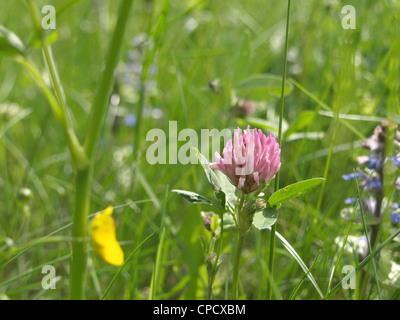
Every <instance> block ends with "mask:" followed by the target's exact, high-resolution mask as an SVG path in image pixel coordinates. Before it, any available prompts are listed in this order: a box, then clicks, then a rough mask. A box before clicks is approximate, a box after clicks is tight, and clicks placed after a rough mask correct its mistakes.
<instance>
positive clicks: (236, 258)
mask: <svg viewBox="0 0 400 320" xmlns="http://www.w3.org/2000/svg"><path fill="white" fill-rule="evenodd" d="M244 238H245V237H244V236H243V235H241V234H238V238H237V241H236V247H235V255H234V258H233V259H234V260H233V282H232V300H237V297H238V280H239V265H240V255H241V253H242V247H243V241H244Z"/></svg>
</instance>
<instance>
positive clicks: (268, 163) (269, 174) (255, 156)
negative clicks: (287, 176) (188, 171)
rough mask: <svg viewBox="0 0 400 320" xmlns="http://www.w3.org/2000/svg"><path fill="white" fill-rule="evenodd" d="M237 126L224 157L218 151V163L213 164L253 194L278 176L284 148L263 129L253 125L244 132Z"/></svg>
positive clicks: (216, 159)
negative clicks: (253, 127)
mask: <svg viewBox="0 0 400 320" xmlns="http://www.w3.org/2000/svg"><path fill="white" fill-rule="evenodd" d="M240 131H241V129H240V128H237V129H236V131H235V134H234V136H233V139H230V140H229V141H228V143H227V144H226V146H225V148H224V150H223V151H222V157H221V156H220V155H219V154H218V152H216V153H215V163H210V167H211V168H212V169H215V170H220V171H221V172H222V173H224V174H225V175H226V176H227V177H228V178H229V180H230V181H231V183H232V184H233V185H235V186H236V187H237V188H238V189H241V190H242V191H243V192H244V193H246V194H249V193H251V192H253V191H255V190H257V189H258V188H259V187H260V184H261V182H263V181H265V182H268V181H270V180H271V179H272V178H274V177H275V174H276V173H277V172H278V170H279V169H280V167H281V161H280V157H279V156H280V152H281V150H280V148H279V144H278V142H277V141H276V139H275V136H271V133H268V137H267V136H265V135H264V134H263V133H262V131H261V130H260V129H258V130H257V129H253V130H251V131H250V126H248V127H247V129H246V130H244V131H243V134H240Z"/></svg>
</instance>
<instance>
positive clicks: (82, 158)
mask: <svg viewBox="0 0 400 320" xmlns="http://www.w3.org/2000/svg"><path fill="white" fill-rule="evenodd" d="M26 1H27V4H28V8H29V13H30V15H31V17H32V21H33V24H34V26H35V29H36V31H37V33H38V34H39V37H40V41H41V43H42V50H43V57H44V60H45V62H46V65H47V68H48V71H49V75H50V79H51V81H52V83H53V87H54V91H55V94H56V97H54V95H53V94H52V92H51V91H50V89H49V88H48V87H47V85H46V83H45V82H44V81H43V79H42V76H41V75H40V72H39V70H38V69H37V67H36V66H35V65H34V64H33V63H32V62H30V61H29V60H28V59H26V58H22V57H19V58H18V59H17V61H19V62H20V63H22V64H23V65H24V66H25V67H26V68H27V69H28V70H29V71H30V73H31V75H32V77H33V78H34V79H35V80H36V81H37V83H38V85H39V87H40V88H41V89H42V91H43V93H44V94H45V96H46V98H47V100H48V101H49V103H50V106H51V108H52V110H53V113H54V114H55V116H56V118H57V120H58V121H59V122H60V123H61V125H62V126H63V128H64V130H65V132H66V135H67V139H68V148H69V150H70V153H71V156H72V161H73V164H74V166H75V167H76V168H78V169H84V168H86V167H87V165H88V160H87V157H86V155H85V153H84V150H83V147H82V145H81V144H80V142H79V140H78V138H77V136H76V134H75V131H74V129H73V125H72V121H71V118H70V116H69V112H68V110H69V108H68V106H67V101H66V98H65V94H64V89H63V87H62V85H61V81H60V77H59V75H58V71H57V67H56V64H55V61H54V58H53V53H52V50H51V47H50V45H49V43H48V41H47V38H46V35H45V33H44V30H43V28H42V26H41V24H40V14H39V11H38V9H37V8H36V7H35V5H34V4H33V2H32V0H26Z"/></svg>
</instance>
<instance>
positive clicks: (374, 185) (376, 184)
mask: <svg viewBox="0 0 400 320" xmlns="http://www.w3.org/2000/svg"><path fill="white" fill-rule="evenodd" d="M360 186H361V187H363V188H365V190H367V191H369V190H371V189H382V182H381V180H380V179H379V178H371V179H367V180H365V181H363V182H362V183H361V184H360Z"/></svg>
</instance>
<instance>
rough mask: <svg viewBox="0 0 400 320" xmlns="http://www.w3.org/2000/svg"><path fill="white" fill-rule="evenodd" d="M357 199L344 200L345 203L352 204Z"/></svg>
mask: <svg viewBox="0 0 400 320" xmlns="http://www.w3.org/2000/svg"><path fill="white" fill-rule="evenodd" d="M356 201H357V198H347V199H345V200H344V203H345V204H352V203H354V202H356Z"/></svg>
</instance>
